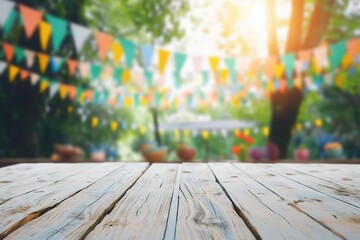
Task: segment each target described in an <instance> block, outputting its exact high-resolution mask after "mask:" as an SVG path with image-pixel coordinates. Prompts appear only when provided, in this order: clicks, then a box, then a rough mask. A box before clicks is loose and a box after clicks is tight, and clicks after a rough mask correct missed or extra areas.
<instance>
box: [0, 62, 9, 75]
mask: <svg viewBox="0 0 360 240" xmlns="http://www.w3.org/2000/svg"><path fill="white" fill-rule="evenodd" d="M6 67H7V63H6V62H3V61H0V75H1V74H2V73H3V72H4V71H5V69H6Z"/></svg>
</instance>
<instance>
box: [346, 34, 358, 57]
mask: <svg viewBox="0 0 360 240" xmlns="http://www.w3.org/2000/svg"><path fill="white" fill-rule="evenodd" d="M346 47H347V51H348V53H349V54H350V55H351V56H352V57H353V58H354V57H356V55H358V54H359V53H360V39H357V38H355V39H351V40H349V41H348V43H347V46H346Z"/></svg>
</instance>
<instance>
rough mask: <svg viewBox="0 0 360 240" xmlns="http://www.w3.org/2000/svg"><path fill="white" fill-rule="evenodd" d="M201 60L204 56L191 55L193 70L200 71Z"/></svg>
mask: <svg viewBox="0 0 360 240" xmlns="http://www.w3.org/2000/svg"><path fill="white" fill-rule="evenodd" d="M203 61H204V57H202V56H193V57H192V62H193V66H194V70H195V72H200V70H201V67H202V64H203Z"/></svg>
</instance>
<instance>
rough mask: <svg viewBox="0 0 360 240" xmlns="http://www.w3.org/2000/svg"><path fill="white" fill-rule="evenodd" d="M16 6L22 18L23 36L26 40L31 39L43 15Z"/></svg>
mask: <svg viewBox="0 0 360 240" xmlns="http://www.w3.org/2000/svg"><path fill="white" fill-rule="evenodd" d="M18 6H19V10H20V13H21V16H22V18H23V23H24V28H25V35H26V37H27V38H31V37H32V35H33V34H34V32H35V30H36V27H37V26H38V25H39V23H40V21H41V19H42V17H43V13H42V12H40V11H37V10H35V9H32V8H29V7H26V6H25V5H22V4H19V5H18Z"/></svg>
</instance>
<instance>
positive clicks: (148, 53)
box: [140, 44, 155, 69]
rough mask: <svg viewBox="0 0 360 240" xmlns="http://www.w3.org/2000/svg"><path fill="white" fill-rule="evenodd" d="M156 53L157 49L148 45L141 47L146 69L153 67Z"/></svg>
mask: <svg viewBox="0 0 360 240" xmlns="http://www.w3.org/2000/svg"><path fill="white" fill-rule="evenodd" d="M154 51H155V48H154V47H153V46H150V45H146V44H143V45H141V46H140V54H141V59H142V62H143V64H144V67H145V68H146V69H148V68H149V67H150V65H151V62H152V58H153V55H154Z"/></svg>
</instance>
